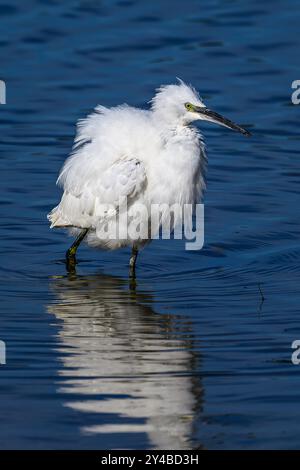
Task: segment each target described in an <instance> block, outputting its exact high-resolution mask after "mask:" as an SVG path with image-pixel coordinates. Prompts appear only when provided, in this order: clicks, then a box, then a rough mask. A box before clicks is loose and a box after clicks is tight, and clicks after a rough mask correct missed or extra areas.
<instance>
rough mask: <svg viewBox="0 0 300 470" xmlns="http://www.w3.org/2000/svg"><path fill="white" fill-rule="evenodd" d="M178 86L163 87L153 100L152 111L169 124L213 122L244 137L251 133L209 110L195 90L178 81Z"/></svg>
mask: <svg viewBox="0 0 300 470" xmlns="http://www.w3.org/2000/svg"><path fill="white" fill-rule="evenodd" d="M178 82H179V83H178V84H176V85H163V86H161V87H160V88H159V89H158V90H157V93H156V95H155V96H154V98H153V99H152V101H151V103H152V110H153V111H154V112H155V113H156V114H157V116H158V117H159V118H161V119H163V120H164V121H165V122H168V123H172V124H174V123H180V124H183V125H188V124H191V123H192V122H194V121H201V120H202V121H211V122H214V123H216V124H221V125H222V126H225V127H228V128H229V129H233V130H235V131H238V132H241V133H242V134H244V135H247V136H250V135H251V134H250V132H248V131H247V130H246V129H243V128H242V127H241V126H239V125H237V124H235V123H234V122H232V121H230V120H229V119H226V118H225V117H223V116H221V115H220V114H218V113H216V112H214V111H211V110H210V109H208V108H207V107H206V106H205V104H204V103H203V101H202V100H201V98H200V96H199V95H198V93H197V92H196V90H195V89H194V88H192V87H191V86H188V85H186V84H185V83H184V82H183V81H182V80H180V79H178Z"/></svg>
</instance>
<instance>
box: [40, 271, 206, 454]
mask: <svg viewBox="0 0 300 470" xmlns="http://www.w3.org/2000/svg"><path fill="white" fill-rule="evenodd" d="M51 284H52V288H53V291H54V293H55V297H56V300H55V301H54V303H53V304H51V305H50V306H49V307H48V311H49V312H50V313H51V314H53V315H55V317H56V319H59V320H62V322H61V323H59V326H60V332H59V337H58V342H59V344H61V346H60V347H59V352H60V353H62V354H61V361H62V367H61V370H60V371H59V374H60V376H61V379H62V382H61V386H60V389H59V392H60V393H65V394H66V395H67V402H66V403H64V405H65V406H68V407H70V408H72V409H73V410H76V411H79V412H82V413H85V412H86V413H93V415H94V416H95V415H96V414H97V415H96V416H97V417H98V418H99V419H97V418H96V424H95V422H93V424H87V425H82V426H81V429H80V431H81V433H84V434H85V435H87V434H94V435H95V433H97V434H99V445H100V446H101V434H103V433H104V434H107V435H108V434H117V435H118V436H120V435H122V433H126V434H127V435H128V434H132V433H134V434H135V438H134V442H132V448H136V442H135V441H136V437H137V436H136V434H139V433H146V435H147V438H148V444H149V448H154V449H190V448H193V446H194V445H195V442H194V439H193V436H194V433H195V431H196V428H197V415H198V414H199V412H200V411H201V407H202V405H201V404H202V398H203V392H202V387H201V383H200V380H199V376H198V375H197V367H198V362H199V358H198V356H197V353H196V352H195V351H194V350H193V329H192V324H191V321H190V319H189V318H187V317H182V316H179V315H173V314H169V313H168V314H158V313H156V312H155V311H154V310H153V309H152V308H151V305H152V303H153V300H152V297H151V294H149V293H146V292H139V291H138V290H136V288H135V287H134V286H131V287H130V288H129V289H128V287H127V285H126V284H125V282H124V281H122V280H120V279H117V278H114V277H109V276H104V275H94V276H78V275H76V273H73V274H69V276H63V277H60V278H59V277H56V278H53V279H52V281H51ZM72 395H74V399H73V397H72ZM78 397H80V398H78ZM104 414H105V419H103V416H104ZM107 416H110V420H109V422H108V418H107ZM111 416H113V419H111ZM83 421H84V420H83ZM112 440H113V439H112ZM112 447H113V446H112ZM116 447H119V448H122V444H121V443H119V446H116Z"/></svg>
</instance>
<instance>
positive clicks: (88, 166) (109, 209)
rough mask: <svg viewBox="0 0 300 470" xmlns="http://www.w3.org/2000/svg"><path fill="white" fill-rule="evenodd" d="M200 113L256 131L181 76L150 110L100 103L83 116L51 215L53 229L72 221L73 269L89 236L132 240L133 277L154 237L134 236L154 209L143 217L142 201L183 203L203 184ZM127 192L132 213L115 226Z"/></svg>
mask: <svg viewBox="0 0 300 470" xmlns="http://www.w3.org/2000/svg"><path fill="white" fill-rule="evenodd" d="M200 120H205V121H211V122H214V123H218V124H221V125H223V126H226V127H228V128H230V129H233V130H236V131H238V132H241V133H242V134H244V135H246V136H249V135H250V133H249V132H248V131H247V130H245V129H243V128H242V127H240V126H239V125H237V124H234V123H233V122H232V121H230V120H228V119H226V118H224V117H223V116H221V115H220V114H218V113H216V112H214V111H211V110H210V109H208V108H207V107H206V106H205V105H204V103H203V101H202V100H201V99H200V97H199V95H198V93H197V92H196V91H195V89H193V88H192V87H191V86H188V85H186V84H185V83H184V82H183V81H182V80H179V81H178V83H177V84H174V85H165V86H161V87H160V88H159V89H158V90H157V93H156V95H155V96H154V98H153V99H152V101H151V108H150V110H142V109H137V108H133V107H131V106H128V105H127V104H124V105H121V106H117V107H113V108H106V107H104V106H97V107H96V108H95V111H94V112H93V113H92V114H90V115H89V116H88V117H87V118H86V119H83V120H80V121H79V123H78V125H77V134H76V137H75V143H74V147H73V151H72V153H71V155H70V156H69V158H68V159H67V160H66V162H65V164H64V166H63V168H62V170H61V173H60V175H59V178H58V180H57V183H58V184H59V185H60V186H62V188H63V190H64V193H63V196H62V199H61V201H60V203H59V205H58V206H56V207H55V208H54V209H53V210H52V211H51V212H50V214H49V215H48V219H49V220H50V222H51V228H52V227H55V228H67V229H68V230H69V231H70V232H71V234H73V235H76V236H77V238H76V240H75V242H74V243H73V245H72V246H71V248H70V249H69V250H68V251H67V254H66V258H67V266H68V267H69V268H74V266H75V263H76V258H75V255H76V250H77V248H78V246H79V244H80V243H81V241H82V240H83V239H85V241H86V243H87V244H88V245H90V246H93V247H99V248H106V249H116V248H120V247H124V246H130V247H131V248H132V255H131V258H130V274H131V275H132V276H133V275H134V273H135V264H136V258H137V254H138V250H139V249H140V248H141V247H143V246H144V245H145V244H146V243H147V242H149V239H146V237H136V236H134V237H133V236H131V235H130V224H131V223H132V221H135V222H136V218H137V217H140V222H141V224H144V226H145V225H146V226H149V224H150V219H149V214H150V212H148V213H147V214H146V215H144V219H143V217H142V218H141V214H140V205H141V204H143V205H144V206H145V207H147V208H151V205H153V204H165V205H166V206H169V207H170V206H172V205H173V204H179V205H180V206H181V207H183V206H184V205H185V204H195V203H197V202H199V200H200V198H201V197H202V193H203V190H204V188H205V179H204V177H205V163H206V154H205V146H204V141H203V138H202V135H201V133H200V132H199V130H198V129H197V128H196V127H195V126H194V123H195V122H196V121H200ZM121 198H126V204H127V206H126V211H127V214H129V215H130V216H129V217H127V218H123V221H122V222H121V221H120V220H118V222H117V223H118V224H119V226H118V230H115V229H116V227H115V226H114V225H107V224H108V223H109V222H110V221H111V220H113V217H114V216H115V215H116V213H118V212H119V211H120V207H119V206H120V200H121ZM137 214H139V215H137ZM122 224H123V226H122V227H121V226H120V225H122ZM104 226H106V227H107V226H109V227H110V230H111V231H112V232H113V233H111V234H110V236H109V237H108V236H107V234H105V236H104V233H105V231H103V227H104ZM156 229H157V230H159V224H158V226H157V227H156ZM124 233H125V236H124ZM121 234H123V235H121Z"/></svg>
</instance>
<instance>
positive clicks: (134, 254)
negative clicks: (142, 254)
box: [129, 246, 138, 278]
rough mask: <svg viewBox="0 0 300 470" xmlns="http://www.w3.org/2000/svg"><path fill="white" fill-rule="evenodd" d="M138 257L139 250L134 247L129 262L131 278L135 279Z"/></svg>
mask: <svg viewBox="0 0 300 470" xmlns="http://www.w3.org/2000/svg"><path fill="white" fill-rule="evenodd" d="M137 255H138V249H137V248H136V247H135V246H133V247H132V252H131V257H130V261H129V276H130V277H132V278H135V265H136V259H137Z"/></svg>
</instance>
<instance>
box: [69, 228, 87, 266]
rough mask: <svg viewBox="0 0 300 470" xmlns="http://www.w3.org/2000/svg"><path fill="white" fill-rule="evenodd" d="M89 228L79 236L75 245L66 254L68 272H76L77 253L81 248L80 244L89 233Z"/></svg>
mask: <svg viewBox="0 0 300 470" xmlns="http://www.w3.org/2000/svg"><path fill="white" fill-rule="evenodd" d="M88 230H89V229H88V228H85V229H83V230H82V232H81V233H80V234H79V235H78V237H77V238H76V240H75V241H74V243H73V244H72V245H71V246H70V248H69V249H68V251H67V253H66V264H67V270H68V271H74V270H75V265H76V251H77V248H78V247H79V245H80V243H81V242H82V240H83V239H84V237H85V236H86V234H87V233H88Z"/></svg>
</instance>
